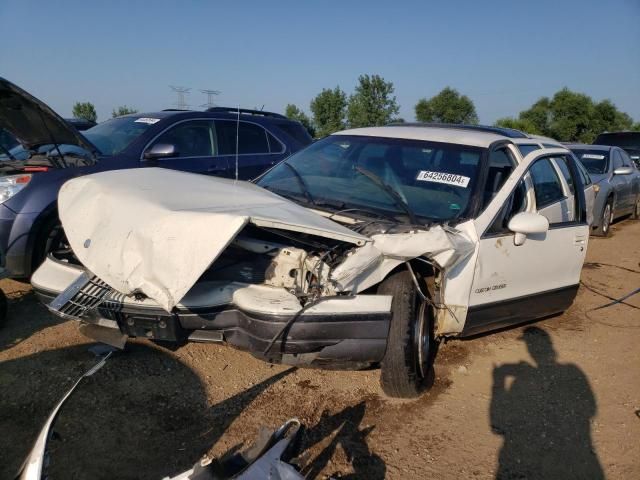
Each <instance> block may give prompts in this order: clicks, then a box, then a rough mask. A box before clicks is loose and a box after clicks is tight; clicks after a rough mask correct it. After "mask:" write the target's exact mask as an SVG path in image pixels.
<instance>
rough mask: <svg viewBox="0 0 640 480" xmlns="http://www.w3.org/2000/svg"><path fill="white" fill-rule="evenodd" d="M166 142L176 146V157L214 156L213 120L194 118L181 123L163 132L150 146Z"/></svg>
mask: <svg viewBox="0 0 640 480" xmlns="http://www.w3.org/2000/svg"><path fill="white" fill-rule="evenodd" d="M164 143H166V144H171V145H174V146H175V148H176V152H177V154H176V155H175V157H174V158H186V157H212V156H213V155H215V132H214V130H213V122H211V121H209V120H192V121H187V122H182V123H179V124H178V125H176V126H174V127H172V128H170V129H169V130H167V131H166V132H164V133H162V134H161V135H160V136H159V137H158V138H156V139H155V141H154V142H153V143H152V144H151V145H150V147H149V148H151V147H153V146H154V145H157V144H164Z"/></svg>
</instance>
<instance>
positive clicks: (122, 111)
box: [111, 105, 138, 118]
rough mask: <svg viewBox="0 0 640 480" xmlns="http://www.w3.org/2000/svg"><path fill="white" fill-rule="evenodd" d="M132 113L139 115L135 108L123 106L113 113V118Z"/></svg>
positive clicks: (115, 109)
mask: <svg viewBox="0 0 640 480" xmlns="http://www.w3.org/2000/svg"><path fill="white" fill-rule="evenodd" d="M132 113H138V110H136V109H135V108H131V107H127V106H126V105H121V106H119V107H118V108H114V109H113V111H112V112H111V118H116V117H121V116H122V115H130V114H132Z"/></svg>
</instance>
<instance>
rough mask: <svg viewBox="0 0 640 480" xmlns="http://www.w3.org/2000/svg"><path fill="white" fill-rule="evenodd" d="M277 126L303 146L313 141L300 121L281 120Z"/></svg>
mask: <svg viewBox="0 0 640 480" xmlns="http://www.w3.org/2000/svg"><path fill="white" fill-rule="evenodd" d="M277 126H278V128H279V129H280V130H282V131H284V132H285V133H286V134H287V135H289V136H290V137H292V138H293V139H294V140H297V141H298V142H300V143H301V144H302V145H303V146H306V145H309V144H310V143H311V142H313V139H312V138H311V135H309V132H307V129H306V128H304V127H303V126H302V125H301V124H300V123H297V122H286V123H285V122H283V123H278V124H277Z"/></svg>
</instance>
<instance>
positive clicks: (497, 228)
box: [485, 180, 527, 236]
mask: <svg viewBox="0 0 640 480" xmlns="http://www.w3.org/2000/svg"><path fill="white" fill-rule="evenodd" d="M526 210H527V187H526V185H525V183H524V180H520V182H519V183H518V186H517V187H516V188H515V190H514V191H513V192H512V193H511V195H510V196H509V198H508V199H507V201H506V202H505V204H504V205H503V207H502V208H501V209H500V211H499V212H498V215H497V216H496V218H495V220H494V221H493V223H492V224H491V226H490V227H489V228H488V229H487V231H486V233H485V235H487V236H494V235H507V234H510V233H511V231H510V230H509V227H508V225H509V220H511V218H512V217H513V216H514V215H516V214H518V213H520V212H525V211H526Z"/></svg>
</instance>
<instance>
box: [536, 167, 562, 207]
mask: <svg viewBox="0 0 640 480" xmlns="http://www.w3.org/2000/svg"><path fill="white" fill-rule="evenodd" d="M529 172H530V173H531V179H532V180H533V188H534V190H535V194H536V205H537V208H538V210H539V209H541V208H544V207H546V206H547V205H551V204H552V203H555V202H558V201H560V200H562V199H564V193H563V192H562V183H561V182H560V179H559V178H558V175H557V174H556V170H555V168H553V165H551V162H550V161H549V159H548V158H543V159H541V160H538V161H537V162H535V163H534V164H533V165H532V166H531V169H530V170H529Z"/></svg>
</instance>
